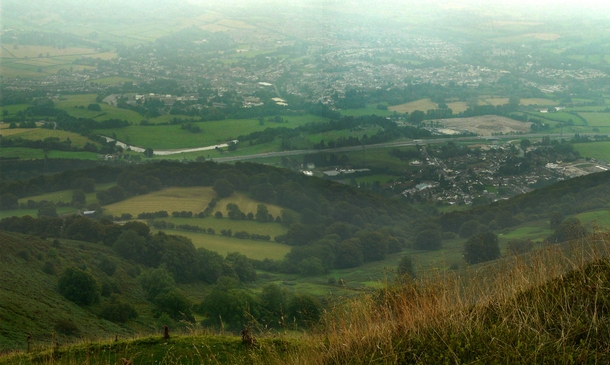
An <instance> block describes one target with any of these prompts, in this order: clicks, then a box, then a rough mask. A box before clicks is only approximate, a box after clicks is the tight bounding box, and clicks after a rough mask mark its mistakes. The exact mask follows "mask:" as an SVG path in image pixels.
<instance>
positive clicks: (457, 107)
mask: <svg viewBox="0 0 610 365" xmlns="http://www.w3.org/2000/svg"><path fill="white" fill-rule="evenodd" d="M447 106H448V107H449V109H451V110H452V111H453V112H454V113H461V112H464V111H466V109H468V104H466V102H463V101H454V102H451V103H447Z"/></svg>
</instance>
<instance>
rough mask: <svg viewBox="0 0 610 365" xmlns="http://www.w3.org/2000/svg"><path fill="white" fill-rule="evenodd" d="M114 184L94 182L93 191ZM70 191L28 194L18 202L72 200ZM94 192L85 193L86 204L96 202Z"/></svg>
mask: <svg viewBox="0 0 610 365" xmlns="http://www.w3.org/2000/svg"><path fill="white" fill-rule="evenodd" d="M115 185H116V184H115V183H107V184H96V185H95V191H96V192H97V191H100V190H106V189H108V188H111V187H113V186H115ZM72 192H73V190H61V191H55V192H52V193H46V194H40V195H34V196H28V197H25V198H21V199H19V204H22V203H23V204H25V203H27V202H28V200H33V201H35V202H39V201H42V200H46V201H49V202H53V203H59V202H66V203H69V202H71V201H72ZM95 194H96V193H95V192H93V193H85V196H86V197H87V204H91V203H97V197H96V196H95Z"/></svg>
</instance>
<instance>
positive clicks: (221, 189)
mask: <svg viewBox="0 0 610 365" xmlns="http://www.w3.org/2000/svg"><path fill="white" fill-rule="evenodd" d="M212 189H214V191H215V192H216V194H218V197H219V198H227V197H229V196H231V195H232V194H233V191H234V190H235V187H233V184H231V183H230V182H229V181H228V180H226V179H219V180H216V181H215V182H214V186H213V187H212Z"/></svg>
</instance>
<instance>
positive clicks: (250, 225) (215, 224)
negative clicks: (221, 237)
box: [159, 217, 288, 239]
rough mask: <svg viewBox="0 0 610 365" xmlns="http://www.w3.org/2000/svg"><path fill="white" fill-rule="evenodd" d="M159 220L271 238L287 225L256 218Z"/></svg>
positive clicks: (282, 232) (172, 218) (218, 231)
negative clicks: (258, 220)
mask: <svg viewBox="0 0 610 365" xmlns="http://www.w3.org/2000/svg"><path fill="white" fill-rule="evenodd" d="M159 220H163V221H167V222H171V223H174V224H175V225H179V224H188V225H191V226H198V227H200V228H214V230H215V231H216V234H220V231H221V230H223V229H227V230H228V229H230V230H232V231H233V232H237V231H245V232H248V233H256V234H262V235H269V236H271V238H272V239H273V237H275V236H279V235H282V234H285V233H286V232H287V231H288V227H286V226H283V225H281V224H280V223H275V222H266V223H260V222H257V221H256V220H234V219H229V218H216V217H206V218H174V217H169V218H160V219H159Z"/></svg>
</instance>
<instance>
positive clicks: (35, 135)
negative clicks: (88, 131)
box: [0, 128, 99, 147]
mask: <svg viewBox="0 0 610 365" xmlns="http://www.w3.org/2000/svg"><path fill="white" fill-rule="evenodd" d="M0 135H1V136H2V137H4V138H17V137H21V138H23V139H29V140H32V141H38V140H44V139H46V138H59V140H60V141H61V142H64V141H66V140H67V139H68V138H70V141H71V142H72V143H71V144H70V145H71V146H73V147H83V146H84V145H85V143H91V144H95V145H99V144H98V143H96V142H93V141H91V140H89V139H88V138H87V137H83V136H81V135H80V134H78V133H72V132H66V131H62V130H58V129H46V128H14V129H7V128H3V129H0Z"/></svg>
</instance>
